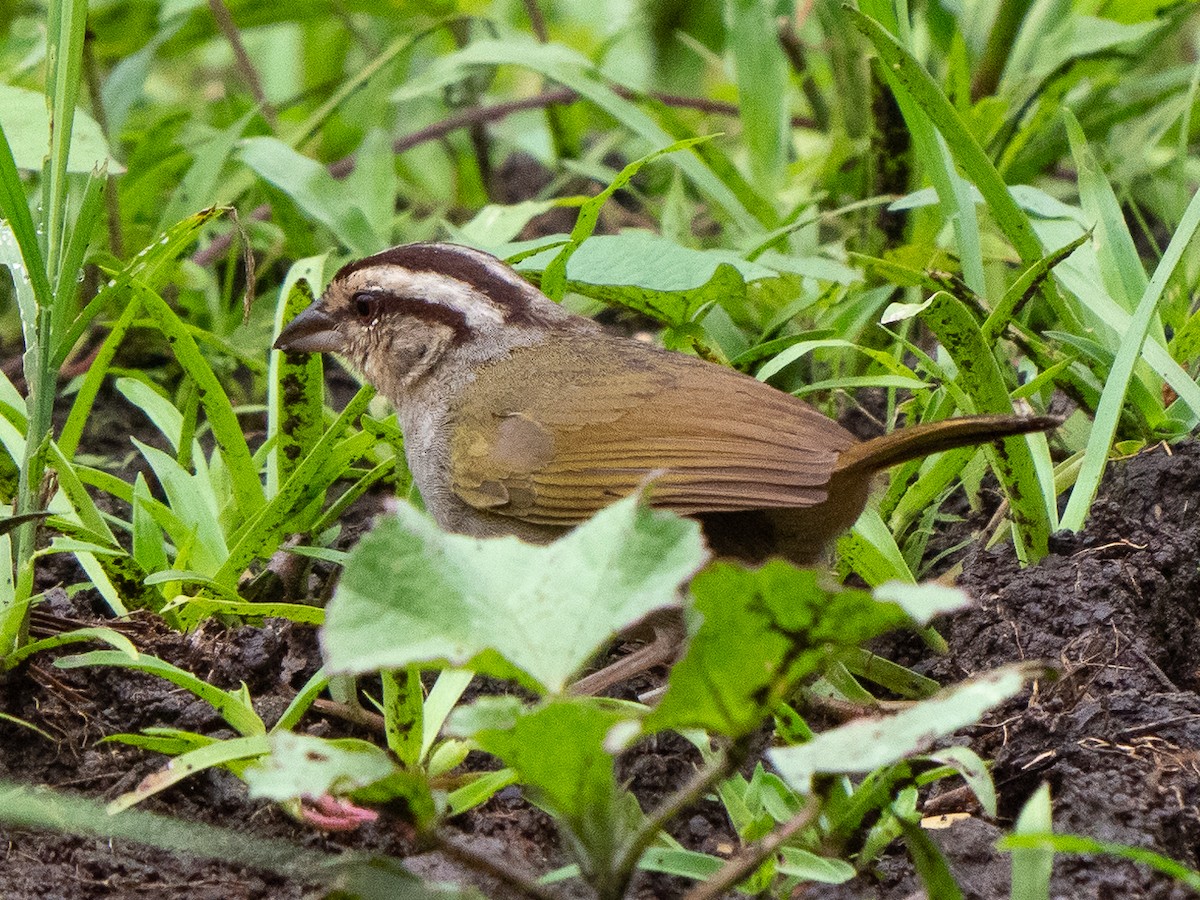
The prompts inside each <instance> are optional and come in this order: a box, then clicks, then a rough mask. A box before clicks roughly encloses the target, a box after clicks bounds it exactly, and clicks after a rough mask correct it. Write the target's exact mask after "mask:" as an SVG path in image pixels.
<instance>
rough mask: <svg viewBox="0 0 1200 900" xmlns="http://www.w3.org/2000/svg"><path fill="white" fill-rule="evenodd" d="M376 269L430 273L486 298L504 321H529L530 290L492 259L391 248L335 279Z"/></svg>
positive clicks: (468, 252) (445, 248) (422, 247)
mask: <svg viewBox="0 0 1200 900" xmlns="http://www.w3.org/2000/svg"><path fill="white" fill-rule="evenodd" d="M378 265H396V266H400V267H402V268H405V269H408V270H409V271H411V272H434V273H437V274H439V275H445V276H446V277H447V278H453V279H454V280H455V281H461V282H463V283H464V284H467V285H470V287H471V288H473V289H474V290H476V291H478V292H479V293H481V294H483V295H484V296H485V297H487V298H488V299H489V300H490V301H491V302H492V303H493V304H494V305H495V306H496V307H497V308H498V309H499V310H500V311H501V314H502V315H503V316H504V318H505V320H507V321H517V322H520V321H522V320H524V319H526V318H528V317H529V303H528V302H527V300H526V298H525V296H524V295H525V292H526V291H531V290H533V288H532V287H530V286H529V285H528V284H527V283H526V282H524V281H522V280H521V278H520V276H519V275H517V274H516V273H515V272H513V271H512V270H511V269H509V268H508V267H507V266H506V265H504V264H503V263H502V262H500V261H499V260H496V259H492V258H490V257H487V256H486V255H484V254H482V253H480V252H479V251H476V250H472V249H470V248H469V247H460V246H458V245H456V244H406V245H404V246H402V247H392V248H391V249H390V250H384V251H383V252H382V253H376V254H375V255H374V256H368V257H366V258H365V259H360V260H357V261H355V262H352V263H348V264H347V265H345V266H343V267H342V268H341V269H340V270H339V271H338V273H337V275H336V276H334V277H335V278H343V277H345V276H348V275H351V274H353V273H354V272H357V271H359V270H360V269H365V268H368V267H371V266H378Z"/></svg>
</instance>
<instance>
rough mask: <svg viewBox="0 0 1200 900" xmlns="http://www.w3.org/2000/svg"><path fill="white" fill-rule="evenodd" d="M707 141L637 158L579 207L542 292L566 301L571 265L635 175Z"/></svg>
mask: <svg viewBox="0 0 1200 900" xmlns="http://www.w3.org/2000/svg"><path fill="white" fill-rule="evenodd" d="M706 140H708V138H706V137H699V138H687V139H685V140H682V141H676V142H675V143H673V144H671V145H670V146H669V147H663V148H662V149H661V150H655V151H654V152H653V153H648V154H646V155H645V156H643V157H641V158H640V159H635V160H634V161H633V162H631V163H629V164H628V165H627V166H625V168H623V169H622V170H621V171H620V172H619V173H618V174H617V177H616V178H614V179H613V180H612V181H611V182H609V183H608V184H607V185H605V187H604V189H603V190H602V191H600V193H598V194H597V195H596V196H595V197H591V198H589V199H588V200H586V201H584V203H583V204H582V205H581V206H580V207H579V215H578V217H576V219H575V226H574V227H573V228H572V229H571V236H570V239H569V240H568V241H567V243H566V244H564V245H563V246H562V247H560V248H559V249H558V250H557V251H556V252H555V254H554V259H552V260H550V263H549V264H548V265H547V266H546V271H544V272H543V273H542V284H541V288H542V292H543V293H545V295H546V296H547V297H549V298H550V299H551V300H556V301H557V300H561V299H562V297H563V291H564V290H565V288H566V279H567V262H568V261H569V260H570V259H571V257H572V256H573V255H574V254H575V251H576V250H578V249H579V248H580V246H582V245H583V243H584V242H585V241H587V239H588V238H590V237H591V236H592V234H593V232H595V230H596V225H597V224H598V223H599V221H600V211H601V210H602V209H603V208H604V204H605V203H606V202H608V198H609V197H611V196H612V195H613V194H615V193H616V192H617V191H619V190H620V189H621V188H623V187H625V185H627V184H629V182H630V180H632V178H633V176H634V175H636V174H637V173H638V171H639V170H640V169H641V168H642V166H645V165H647V164H648V163H651V162H653V161H654V160H656V159H658V158H659V157H660V156H665V155H667V154H669V153H674V152H676V151H678V150H685V149H687V148H689V147H693V146H695V145H696V144H699V143H701V142H702V141H706Z"/></svg>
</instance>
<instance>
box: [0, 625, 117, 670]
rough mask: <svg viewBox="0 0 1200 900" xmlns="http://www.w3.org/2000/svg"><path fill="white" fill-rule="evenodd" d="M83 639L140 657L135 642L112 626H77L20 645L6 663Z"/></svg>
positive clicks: (17, 661)
mask: <svg viewBox="0 0 1200 900" xmlns="http://www.w3.org/2000/svg"><path fill="white" fill-rule="evenodd" d="M82 641H100V642H101V643H105V644H108V645H109V646H110V647H115V648H116V649H117V650H119V651H121V652H122V653H124V654H125V655H126V656H128V657H129V658H130V659H137V658H138V652H137V648H136V647H134V646H133V642H132V641H130V640H129V638H127V637H125V635H123V634H121V633H119V632H116V631H113V630H112V629H111V628H104V627H93V628H75V629H73V630H71V631H68V632H65V633H63V634H56V635H54V636H53V637H48V638H43V639H42V640H40V641H33V642H31V643H28V644H26V645H25V646H23V647H18V648H17V649H16V650H14V651H13V652H12V653H10V654H9V655H8V657H7V658H6V659H5V664H6V665H9V666H15V665H16V664H17V663H19V662H20V661H21V660H23V659H25V658H26V657H29V656H32V655H33V654H35V653H40V652H41V651H42V650H52V649H53V648H55V647H62V646H65V645H67V644H77V643H80V642H82Z"/></svg>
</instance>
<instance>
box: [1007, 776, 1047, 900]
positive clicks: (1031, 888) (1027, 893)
mask: <svg viewBox="0 0 1200 900" xmlns="http://www.w3.org/2000/svg"><path fill="white" fill-rule="evenodd" d="M1051 827H1052V821H1051V811H1050V785H1048V784H1043V785H1042V786H1041V787H1039V788H1038V789H1037V790H1036V791H1034V792H1033V794H1032V795H1031V796H1030V798H1029V799H1028V800H1026V801H1025V805H1024V806H1022V807H1021V812H1020V813H1019V814H1018V815H1017V821H1016V824H1015V825H1014V826H1013V833H1014V834H1038V833H1039V832H1040V833H1047V832H1049V831H1050V830H1051ZM1053 870H1054V849H1053V848H1052V847H1047V846H1041V847H1023V848H1015V847H1014V848H1013V849H1012V900H1049V897H1050V874H1051V872H1053Z"/></svg>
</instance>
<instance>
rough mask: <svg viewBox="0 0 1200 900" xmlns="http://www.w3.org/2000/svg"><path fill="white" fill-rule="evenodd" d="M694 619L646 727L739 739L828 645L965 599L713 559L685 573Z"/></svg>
mask: <svg viewBox="0 0 1200 900" xmlns="http://www.w3.org/2000/svg"><path fill="white" fill-rule="evenodd" d="M691 590H692V596H693V597H694V598H695V610H696V612H698V613H699V614H700V615H701V616H702V617H703V620H702V622H701V623H700V626H699V628H698V629H694V633H693V634H692V636H691V638H690V640H689V641H688V648H687V653H686V654H685V655H684V657H683V659H681V660H680V661H679V662H678V663H677V664H676V665H675V668H674V669H672V671H671V677H670V681H669V682H668V685H667V692H666V694H665V695H664V696H663V698H662V700H661V701H660V702H659V704H658V706H656V707H655V708H654V709H653V710H652V711H651V712H650V714H649V715H647V716H646V718H645V720H644V722H643V730H644V731H645V732H647V733H648V732H653V731H658V730H661V729H664V728H674V729H679V728H682V727H697V728H705V729H707V730H709V731H715V732H718V733H720V734H724V735H729V736H732V737H740V736H742V735H744V734H747V733H749V732H750V731H752V730H753V729H755V728H757V727H758V725H759V723H760V722H761V721H762V720H763V718H765V717H766V716H767V715H769V714H770V712H771V710H772V709H773V708H774V707H775V705H776V704H777V703H778V702H779V701H780V700H782V699H783V698H785V697H786V696H788V694H789V693H790V692H791V690H792V688H793V687H794V686H795V685H796V683H797V682H798V681H799V680H800V679H802V678H804V677H806V676H807V675H809V674H811V673H812V672H814V671H815V670H816V669H817V668H818V667H820V666H821V665H822V664H823V663H824V662H825V660H826V658H827V656H828V654H829V651H830V650H832V649H836V648H842V647H856V646H858V645H859V644H861V643H862V642H863V641H865V640H868V639H869V638H872V637H875V636H877V635H879V634H882V633H884V632H886V631H889V630H892V629H894V628H898V627H902V626H904V625H907V624H910V623H911V622H913V621H914V620H915V621H917V622H919V623H922V624H923V623H924V622H926V621H928V619H929V618H930V617H931V616H933V615H935V614H937V613H940V612H948V611H950V610H954V609H959V608H961V607H962V606H964V605H965V603H966V598H965V596H964V595H963V594H962V593H961V592H960V591H955V590H951V589H947V588H937V589H914V588H910V589H909V590H910V593H905V592H903V591H899V589H898V588H893V589H892V593H891V594H890V595H889V599H897V600H903V604H904V605H903V606H902V605H901V604H900V603H899V602H880V600H879V599H877V598H875V597H872V596H871V594H870V593H868V592H867V591H861V590H854V589H850V588H840V587H837V586H834V585H827V584H825V583H823V582H822V579H821V576H820V575H818V573H816V572H814V571H812V570H809V569H797V568H795V567H794V566H792V565H789V564H788V563H785V562H783V561H781V560H772V561H770V562H768V563H767V564H766V565H764V566H763V567H762V568H760V569H744V568H741V567H739V566H736V565H732V564H730V563H722V562H718V563H715V564H713V565H711V566H709V567H708V568H707V569H705V570H704V571H703V572H701V573H700V574H699V575H697V576H696V577H695V578H694V579H693V580H692V588H691Z"/></svg>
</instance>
